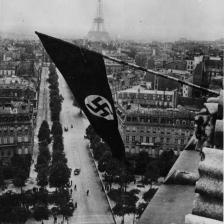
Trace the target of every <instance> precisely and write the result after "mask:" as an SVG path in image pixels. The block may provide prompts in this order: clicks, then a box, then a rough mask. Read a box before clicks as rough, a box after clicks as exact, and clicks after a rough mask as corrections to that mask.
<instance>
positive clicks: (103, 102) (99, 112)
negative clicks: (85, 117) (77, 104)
mask: <svg viewBox="0 0 224 224" xmlns="http://www.w3.org/2000/svg"><path fill="white" fill-rule="evenodd" d="M85 105H86V108H87V109H88V110H89V112H90V113H92V114H93V115H95V116H98V117H102V118H105V119H106V120H114V116H113V110H112V107H111V104H110V103H109V101H108V100H107V99H105V98H104V97H102V96H99V95H89V96H87V97H86V98H85Z"/></svg>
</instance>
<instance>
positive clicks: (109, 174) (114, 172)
mask: <svg viewBox="0 0 224 224" xmlns="http://www.w3.org/2000/svg"><path fill="white" fill-rule="evenodd" d="M119 165H120V163H119V161H118V160H116V159H114V158H112V159H111V160H110V161H109V162H108V163H107V165H106V168H105V172H106V173H105V180H106V181H107V182H108V184H109V187H110V189H111V186H112V183H113V181H114V179H115V177H116V176H118V175H119V174H120V169H119Z"/></svg>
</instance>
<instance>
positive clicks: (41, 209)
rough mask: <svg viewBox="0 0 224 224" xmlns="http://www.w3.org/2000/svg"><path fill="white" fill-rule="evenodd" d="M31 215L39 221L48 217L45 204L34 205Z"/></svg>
mask: <svg viewBox="0 0 224 224" xmlns="http://www.w3.org/2000/svg"><path fill="white" fill-rule="evenodd" d="M33 217H34V218H35V219H36V220H37V221H41V220H43V219H48V217H49V210H48V208H47V206H46V205H42V204H40V205H36V206H35V207H34V212H33Z"/></svg>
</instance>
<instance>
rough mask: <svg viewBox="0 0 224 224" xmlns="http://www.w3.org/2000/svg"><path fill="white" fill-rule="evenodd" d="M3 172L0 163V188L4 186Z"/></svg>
mask: <svg viewBox="0 0 224 224" xmlns="http://www.w3.org/2000/svg"><path fill="white" fill-rule="evenodd" d="M4 185H5V182H4V174H3V167H2V166H1V165H0V188H2V187H4Z"/></svg>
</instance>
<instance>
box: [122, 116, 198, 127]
mask: <svg viewBox="0 0 224 224" xmlns="http://www.w3.org/2000/svg"><path fill="white" fill-rule="evenodd" d="M126 121H127V122H131V121H132V122H144V123H158V124H173V125H188V124H189V125H190V126H191V127H192V126H194V121H190V122H189V120H179V119H172V118H158V117H137V116H127V118H126Z"/></svg>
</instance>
